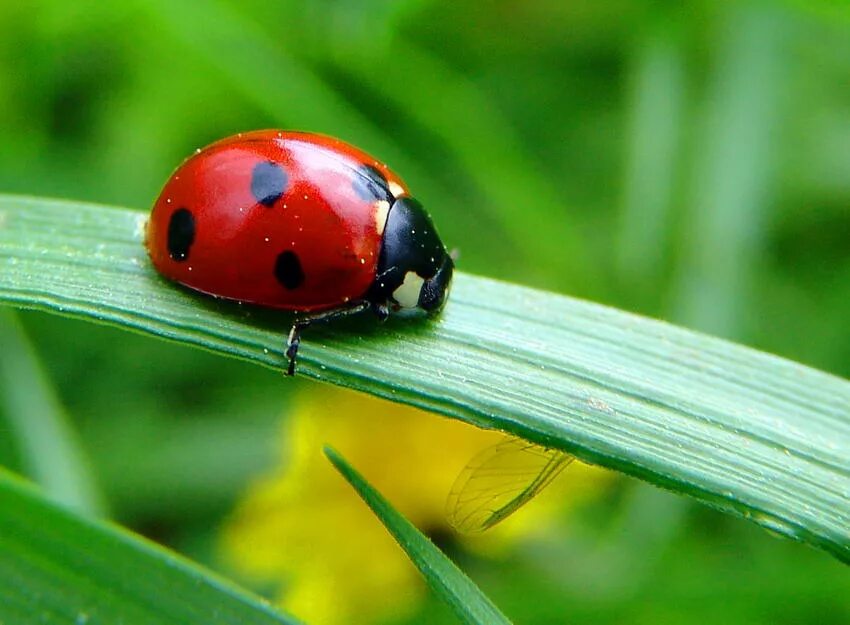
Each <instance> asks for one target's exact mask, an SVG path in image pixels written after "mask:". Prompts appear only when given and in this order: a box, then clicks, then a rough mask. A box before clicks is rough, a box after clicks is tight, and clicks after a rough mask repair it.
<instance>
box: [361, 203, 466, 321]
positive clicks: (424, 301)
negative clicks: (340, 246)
mask: <svg viewBox="0 0 850 625" xmlns="http://www.w3.org/2000/svg"><path fill="white" fill-rule="evenodd" d="M453 270H454V262H453V261H452V258H451V256H449V254H448V252H446V248H445V247H444V246H443V242H442V241H440V237H439V236H438V235H437V231H436V230H435V229H434V224H433V223H431V218H430V217H429V216H428V213H427V212H426V211H425V209H424V208H422V205H421V204H420V203H419V202H418V201H416V200H415V199H413V198H411V197H400V198H399V199H397V200H396V201H395V202H394V203H393V205H392V206H391V207H390V211H389V214H388V215H387V223H386V226H385V227H384V240H383V244H382V246H381V255H380V257H379V259H378V272H377V275H376V278H375V283H374V284H373V285H372V289H371V290H370V295H369V299H370V300H371V301H372V302H375V303H376V304H386V305H387V306H388V307H389V308H390V309H391V310H393V311H405V310H408V311H411V310H421V311H424V312H426V313H428V314H431V315H434V314H437V313H438V312H440V311H441V310H442V309H443V306H444V305H445V303H446V299H447V297H448V293H449V286H450V284H451V281H452V272H453Z"/></svg>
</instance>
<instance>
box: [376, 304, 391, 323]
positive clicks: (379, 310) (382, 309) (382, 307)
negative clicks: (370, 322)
mask: <svg viewBox="0 0 850 625" xmlns="http://www.w3.org/2000/svg"><path fill="white" fill-rule="evenodd" d="M372 312H374V313H375V316H376V317H377V318H378V321H386V320H387V318H388V317H389V316H390V308H389V306H387V305H386V304H372Z"/></svg>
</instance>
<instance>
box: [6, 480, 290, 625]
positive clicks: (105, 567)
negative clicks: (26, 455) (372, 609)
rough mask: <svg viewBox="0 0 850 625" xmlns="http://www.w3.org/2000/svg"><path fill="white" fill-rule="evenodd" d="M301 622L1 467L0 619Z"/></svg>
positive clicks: (148, 624)
mask: <svg viewBox="0 0 850 625" xmlns="http://www.w3.org/2000/svg"><path fill="white" fill-rule="evenodd" d="M295 622H296V621H294V620H293V619H290V618H287V617H284V616H282V615H281V614H278V613H277V612H275V611H274V610H273V609H272V608H271V607H269V606H268V605H267V604H266V603H264V602H262V601H261V600H260V599H258V598H256V597H252V596H251V595H249V594H248V593H246V592H244V591H242V590H240V589H238V588H236V587H234V586H231V585H230V584H229V583H228V582H225V581H223V580H220V579H217V578H216V577H214V576H212V575H211V574H210V573H208V572H206V571H203V570H202V569H200V568H198V567H196V566H195V565H193V564H191V563H189V562H188V561H186V560H183V559H182V558H180V557H179V556H177V555H175V554H173V553H171V552H168V551H166V550H165V549H162V548H160V547H157V546H156V545H153V544H152V543H149V542H147V541H145V540H142V539H140V538H138V537H136V536H133V535H131V534H130V533H129V532H125V531H122V530H119V529H117V528H115V527H112V526H109V525H106V524H102V523H93V522H88V521H84V520H82V519H80V518H77V517H75V516H73V515H72V514H71V513H69V512H67V511H65V510H63V509H60V508H58V507H56V506H55V505H53V504H51V503H49V502H47V501H46V500H44V499H43V498H41V497H40V496H39V495H38V494H37V493H36V492H35V491H34V490H33V489H32V488H30V487H28V486H26V485H25V484H24V483H23V482H21V481H19V480H18V479H16V478H13V477H12V476H11V475H10V474H8V473H6V472H0V623H15V624H16V625H27V624H28V623H55V624H57V625H58V624H65V623H67V624H68V625H84V624H86V623H90V624H91V625H94V624H95V623H133V624H134V625H195V624H197V625H214V624H215V625H237V624H238V625H272V624H278V625H280V624H285V625H287V624H290V625H291V624H292V623H295Z"/></svg>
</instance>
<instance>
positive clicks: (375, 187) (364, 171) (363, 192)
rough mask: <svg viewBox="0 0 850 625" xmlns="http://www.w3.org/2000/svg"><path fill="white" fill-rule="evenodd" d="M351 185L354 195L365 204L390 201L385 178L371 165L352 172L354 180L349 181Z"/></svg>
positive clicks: (388, 188) (390, 197)
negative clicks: (364, 201) (365, 202)
mask: <svg viewBox="0 0 850 625" xmlns="http://www.w3.org/2000/svg"><path fill="white" fill-rule="evenodd" d="M351 184H352V186H353V187H354V191H355V193H357V195H358V196H360V197H361V198H362V199H364V200H366V201H367V202H374V201H375V200H391V199H392V193H390V187H389V185H388V184H387V178H386V176H384V174H382V173H381V172H380V171H379V170H378V169H377V168H376V167H372V166H371V165H361V166H360V167H358V168H357V170H355V172H354V180H352V181H351Z"/></svg>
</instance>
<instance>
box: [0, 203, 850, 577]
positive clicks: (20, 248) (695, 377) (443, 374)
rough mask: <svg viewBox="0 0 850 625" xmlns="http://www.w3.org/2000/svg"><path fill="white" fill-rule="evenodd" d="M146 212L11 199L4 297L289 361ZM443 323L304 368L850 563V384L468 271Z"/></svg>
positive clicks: (368, 341) (320, 348) (311, 338)
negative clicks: (166, 267)
mask: <svg viewBox="0 0 850 625" xmlns="http://www.w3.org/2000/svg"><path fill="white" fill-rule="evenodd" d="M145 219H146V214H144V213H141V212H138V211H131V210H125V209H116V208H109V207H104V206H94V205H90V204H84V203H78V202H60V201H53V200H44V199H28V198H21V197H10V196H0V302H6V303H8V304H12V305H17V306H21V307H27V308H36V309H40V310H46V311H52V312H58V313H61V314H66V315H71V316H75V317H83V318H87V319H90V320H96V321H101V322H103V323H109V324H114V325H119V326H122V327H125V328H128V329H131V330H136V331H140V332H145V333H149V334H153V335H157V336H160V337H163V338H167V339H172V340H177V341H180V342H181V343H184V344H190V345H195V346H198V347H202V348H204V349H208V350H213V351H216V352H220V353H224V354H228V355H231V356H234V357H237V358H242V359H245V360H250V361H252V362H255V363H257V364H261V365H264V366H267V367H273V368H278V369H280V368H281V367H282V366H284V363H285V360H284V358H283V354H282V351H283V350H282V346H283V340H284V338H285V336H284V334H285V331H286V329H287V324H288V323H289V321H290V318H289V317H287V316H285V315H282V314H281V313H275V312H268V311H261V310H256V309H253V308H252V309H249V308H246V307H242V306H238V305H235V304H227V303H224V302H221V301H219V300H214V299H211V298H207V297H202V296H198V295H194V294H192V293H188V292H186V291H184V290H181V289H178V288H177V287H175V286H173V285H171V284H168V283H166V282H165V281H164V280H162V279H161V278H160V277H159V276H158V275H157V274H156V273H155V272H154V271H153V270H152V269H151V267H150V264H149V262H148V259H147V257H146V255H145V252H144V249H143V247H142V232H143V224H144V221H145ZM451 300H452V301H451V302H450V303H449V305H448V306H447V307H446V310H445V311H444V313H443V314H442V316H441V317H440V318H439V319H438V320H436V321H434V322H428V323H422V322H414V321H405V320H400V319H391V320H390V321H389V322H387V323H386V324H385V325H383V326H379V325H378V324H376V323H374V321H373V320H371V319H365V318H364V319H362V320H360V323H357V322H356V321H355V322H352V323H346V324H339V325H335V326H334V327H331V328H322V329H319V328H316V329H315V331H313V329H311V333H310V334H309V335H308V336H307V337H306V338H305V341H304V343H302V348H301V352H300V361H299V371H300V373H301V375H304V376H307V377H312V378H315V379H319V380H323V381H328V382H332V383H335V384H340V385H342V386H346V387H349V388H354V389H357V390H361V391H365V392H369V393H373V394H375V395H378V396H381V397H385V398H388V399H392V400H395V401H400V402H404V403H408V404H412V405H415V406H418V407H421V408H424V409H426V410H431V411H434V412H438V413H441V414H444V415H447V416H450V417H454V418H458V419H462V420H464V421H467V422H469V423H472V424H474V425H477V426H480V427H487V428H499V429H502V430H504V431H506V432H509V433H510V434H512V435H514V436H518V437H521V438H525V439H526V440H530V441H532V442H534V443H537V444H539V445H542V446H544V447H549V448H553V449H560V450H562V451H565V452H568V453H570V454H572V455H574V456H576V457H577V458H578V459H580V460H583V461H586V462H590V463H593V464H599V465H603V466H606V467H609V468H612V469H616V470H619V471H622V472H624V473H627V474H629V475H633V476H636V477H639V478H641V479H644V480H646V481H648V482H651V483H653V484H656V485H658V486H662V487H664V488H668V489H670V490H673V491H676V492H679V493H682V494H685V495H689V496H692V497H696V498H697V499H699V500H701V501H703V502H704V503H707V504H709V505H712V506H714V507H717V508H719V509H722V510H725V511H726V512H729V513H732V514H735V515H738V516H741V517H744V518H747V519H750V520H752V521H755V522H757V523H759V524H761V525H763V526H765V527H768V528H770V529H771V530H772V531H774V532H776V533H780V534H784V535H786V536H789V537H793V538H796V539H799V540H803V541H806V542H808V543H810V544H812V545H815V546H818V547H820V548H823V549H826V550H827V551H829V552H830V553H832V554H834V555H836V556H837V557H839V558H841V559H842V560H845V561H850V383H848V382H847V381H846V380H842V379H840V378H837V377H834V376H830V375H828V374H826V373H822V372H820V371H816V370H813V369H810V368H808V367H805V366H802V365H799V364H795V363H792V362H789V361H787V360H784V359H781V358H777V357H775V356H771V355H768V354H764V353H761V352H758V351H755V350H752V349H748V348H745V347H742V346H740V345H735V344H732V343H729V342H727V341H723V340H719V339H716V338H712V337H709V336H705V335H703V334H699V333H696V332H690V331H688V330H684V329H681V328H677V327H675V326H672V325H669V324H666V323H662V322H658V321H653V320H650V319H646V318H643V317H639V316H636V315H631V314H628V313H624V312H621V311H617V310H614V309H611V308H607V307H604V306H599V305H596V304H591V303H588V302H583V301H579V300H576V299H573V298H569V297H564V296H561V295H556V294H553V293H546V292H542V291H537V290H534V289H528V288H524V287H520V286H516V285H512V284H506V283H503V282H498V281H494V280H487V279H484V278H478V277H474V276H470V275H466V274H463V273H458V274H456V278H455V282H454V285H453V290H452V298H451Z"/></svg>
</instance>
